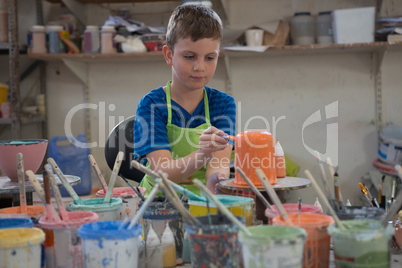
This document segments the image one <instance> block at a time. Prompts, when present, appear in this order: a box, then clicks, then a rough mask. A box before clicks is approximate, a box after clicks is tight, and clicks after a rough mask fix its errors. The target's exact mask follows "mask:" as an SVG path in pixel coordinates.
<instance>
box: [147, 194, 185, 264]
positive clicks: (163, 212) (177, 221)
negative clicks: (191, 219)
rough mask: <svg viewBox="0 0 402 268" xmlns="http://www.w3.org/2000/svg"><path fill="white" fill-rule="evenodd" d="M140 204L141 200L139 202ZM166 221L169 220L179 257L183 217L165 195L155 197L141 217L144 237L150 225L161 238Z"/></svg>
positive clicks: (181, 243) (181, 244)
mask: <svg viewBox="0 0 402 268" xmlns="http://www.w3.org/2000/svg"><path fill="white" fill-rule="evenodd" d="M141 205H142V201H141V202H140V206H141ZM166 222H169V226H170V229H171V230H172V232H173V235H174V237H175V244H176V253H177V256H178V257H181V253H182V251H183V240H184V222H183V218H182V216H181V214H180V213H179V211H178V210H177V209H176V207H175V206H173V205H172V204H171V203H169V202H168V201H167V200H166V198H165V197H161V196H158V197H155V199H154V200H153V201H152V202H151V204H150V205H149V207H148V208H147V210H146V211H145V213H144V216H143V217H142V228H143V231H144V237H147V236H148V231H149V229H150V226H151V225H152V228H153V229H154V231H155V233H156V234H157V235H158V237H159V239H161V238H162V234H163V231H164V230H165V228H166Z"/></svg>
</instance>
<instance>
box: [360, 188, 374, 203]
mask: <svg viewBox="0 0 402 268" xmlns="http://www.w3.org/2000/svg"><path fill="white" fill-rule="evenodd" d="M359 187H360V189H361V191H362V193H363V195H364V196H365V197H366V200H367V202H368V203H369V205H370V207H372V206H373V203H371V200H370V197H369V196H368V192H367V190H366V187H364V185H363V183H361V182H359Z"/></svg>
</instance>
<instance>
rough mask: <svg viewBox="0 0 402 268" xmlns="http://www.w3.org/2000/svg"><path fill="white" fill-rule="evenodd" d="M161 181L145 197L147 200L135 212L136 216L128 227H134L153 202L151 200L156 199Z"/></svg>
mask: <svg viewBox="0 0 402 268" xmlns="http://www.w3.org/2000/svg"><path fill="white" fill-rule="evenodd" d="M159 185H160V184H159V183H156V184H155V186H154V188H153V189H152V191H151V192H150V193H149V195H148V197H147V198H146V199H145V202H144V203H142V205H141V208H140V209H139V210H138V211H137V213H136V214H135V216H134V218H133V219H132V220H131V222H130V225H129V226H128V227H127V229H131V228H133V227H134V225H136V224H137V222H138V221H139V220H140V219H141V217H142V215H143V214H144V213H145V211H146V210H147V208H148V206H149V205H150V204H151V202H152V201H153V200H154V197H155V196H156V194H157V193H158V191H159Z"/></svg>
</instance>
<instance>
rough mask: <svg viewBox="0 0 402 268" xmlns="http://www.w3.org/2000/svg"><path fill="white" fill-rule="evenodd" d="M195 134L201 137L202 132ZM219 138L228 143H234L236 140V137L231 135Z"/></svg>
mask: <svg viewBox="0 0 402 268" xmlns="http://www.w3.org/2000/svg"><path fill="white" fill-rule="evenodd" d="M196 134H197V135H201V134H202V132H196ZM220 137H222V138H224V139H225V140H228V141H229V140H230V141H235V139H236V137H235V136H232V135H223V136H220Z"/></svg>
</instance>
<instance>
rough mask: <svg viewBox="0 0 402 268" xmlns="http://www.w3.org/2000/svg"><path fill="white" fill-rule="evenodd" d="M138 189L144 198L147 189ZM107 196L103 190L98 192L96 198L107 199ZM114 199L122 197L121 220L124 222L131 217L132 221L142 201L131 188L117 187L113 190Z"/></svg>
mask: <svg viewBox="0 0 402 268" xmlns="http://www.w3.org/2000/svg"><path fill="white" fill-rule="evenodd" d="M138 189H139V191H140V193H141V194H142V195H143V196H144V195H145V193H146V189H145V188H143V187H138ZM105 195H106V193H105V190H103V189H102V190H99V191H98V192H96V197H99V198H105ZM112 197H114V198H118V197H120V198H121V200H122V206H121V208H120V218H119V220H123V219H124V218H125V217H129V218H130V219H132V218H133V217H134V215H135V214H136V213H137V208H138V203H139V202H140V200H141V199H140V198H139V197H138V196H137V194H136V193H135V192H134V190H133V189H131V188H130V187H115V188H113V193H112Z"/></svg>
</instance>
